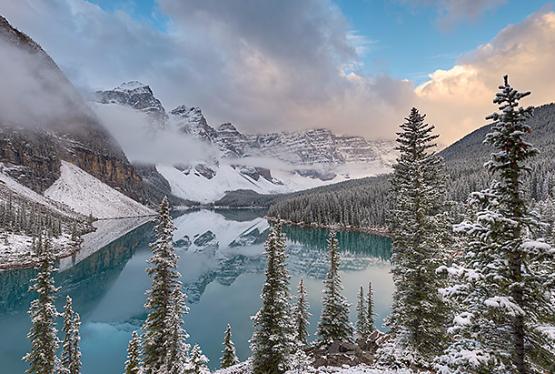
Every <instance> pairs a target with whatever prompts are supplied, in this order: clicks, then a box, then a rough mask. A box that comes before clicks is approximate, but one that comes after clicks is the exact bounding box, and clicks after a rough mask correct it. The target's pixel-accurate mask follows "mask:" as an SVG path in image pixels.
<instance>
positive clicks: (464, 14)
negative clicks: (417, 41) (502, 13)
mask: <svg viewBox="0 0 555 374" xmlns="http://www.w3.org/2000/svg"><path fill="white" fill-rule="evenodd" d="M400 1H401V2H403V3H406V4H409V5H413V6H433V7H435V8H436V9H437V15H438V20H437V21H438V25H439V26H440V27H441V28H442V29H449V28H452V27H453V26H455V25H457V24H459V23H461V22H465V21H466V22H468V21H473V20H475V19H477V18H478V17H480V16H481V15H483V14H484V13H486V12H488V11H490V10H492V9H495V8H497V7H499V6H501V5H503V4H504V3H506V0H400Z"/></svg>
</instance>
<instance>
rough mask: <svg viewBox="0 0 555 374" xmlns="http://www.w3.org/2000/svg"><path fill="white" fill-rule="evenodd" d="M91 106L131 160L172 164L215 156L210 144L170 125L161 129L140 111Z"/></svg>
mask: <svg viewBox="0 0 555 374" xmlns="http://www.w3.org/2000/svg"><path fill="white" fill-rule="evenodd" d="M91 105H92V107H93V109H94V112H95V113H96V115H97V117H98V119H99V120H100V122H101V123H102V124H103V125H104V126H105V127H106V128H107V129H108V130H109V131H110V133H111V134H112V135H113V136H114V137H115V138H116V140H117V141H118V143H119V144H120V145H121V147H122V148H123V151H124V152H125V154H126V156H127V158H128V159H129V160H130V161H131V162H134V163H145V164H157V163H162V164H169V165H174V164H189V163H190V164H194V163H198V162H213V161H214V160H216V159H218V158H219V151H218V150H217V149H216V148H215V147H214V146H211V145H210V144H207V143H203V142H199V141H198V140H196V139H194V138H193V137H191V136H188V135H186V134H183V133H180V132H179V131H178V130H177V129H176V128H174V127H171V126H168V127H166V128H163V129H162V128H160V127H159V126H158V124H155V123H153V122H152V121H149V119H148V117H147V116H146V115H145V114H144V113H142V112H140V111H137V110H135V109H132V108H128V107H123V106H121V105H117V104H91Z"/></svg>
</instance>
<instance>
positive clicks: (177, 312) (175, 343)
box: [165, 282, 190, 374]
mask: <svg viewBox="0 0 555 374" xmlns="http://www.w3.org/2000/svg"><path fill="white" fill-rule="evenodd" d="M171 303H172V304H171V309H170V315H169V316H168V321H167V323H168V330H169V334H170V335H169V336H168V339H167V342H166V344H167V356H166V366H165V368H166V371H167V373H168V374H181V373H183V371H184V370H185V367H186V365H187V352H188V351H189V348H190V347H189V345H188V344H187V343H186V339H187V338H188V337H189V335H188V334H187V333H186V332H185V330H184V328H183V315H184V314H186V313H188V311H189V308H187V306H186V305H185V294H184V293H183V291H182V290H181V282H178V284H177V285H176V288H175V289H174V291H173V295H172V298H171Z"/></svg>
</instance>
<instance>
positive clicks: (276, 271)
mask: <svg viewBox="0 0 555 374" xmlns="http://www.w3.org/2000/svg"><path fill="white" fill-rule="evenodd" d="M266 257H267V260H266V261H267V265H266V283H265V284H264V286H263V288H262V296H261V297H262V306H261V308H260V310H259V311H258V313H257V314H256V315H255V316H254V317H253V321H254V333H253V336H252V338H251V341H250V344H251V350H252V371H253V373H254V374H279V373H284V372H285V371H287V369H288V368H289V366H290V361H291V357H292V354H293V353H294V352H295V350H296V349H297V346H296V344H295V338H294V328H293V324H292V322H291V321H290V317H291V315H290V314H291V308H290V306H289V274H288V272H287V268H286V266H285V260H286V255H285V239H284V238H283V235H282V233H281V223H277V224H275V225H274V226H273V227H272V229H271V231H270V234H269V235H268V239H267V240H266Z"/></svg>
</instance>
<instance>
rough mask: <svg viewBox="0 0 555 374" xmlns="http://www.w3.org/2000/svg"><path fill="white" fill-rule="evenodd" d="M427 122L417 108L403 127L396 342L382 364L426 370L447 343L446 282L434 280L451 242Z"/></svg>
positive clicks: (395, 194) (396, 229)
mask: <svg viewBox="0 0 555 374" xmlns="http://www.w3.org/2000/svg"><path fill="white" fill-rule="evenodd" d="M424 119H425V116H424V115H421V114H420V113H419V112H418V110H417V109H415V108H413V109H412V110H411V112H410V115H409V117H408V118H406V122H405V123H403V124H402V125H401V131H400V132H399V133H397V135H398V138H397V143H398V147H397V149H398V150H399V153H400V155H399V157H398V158H397V164H396V165H395V166H394V174H393V180H392V194H391V200H392V209H391V211H390V219H389V226H390V231H391V234H392V239H393V253H392V257H391V263H392V273H393V281H394V284H395V293H394V295H393V305H392V313H391V316H390V317H389V320H388V326H389V327H390V329H391V331H390V334H391V336H392V339H390V341H389V342H390V344H388V345H386V347H384V349H383V350H381V352H380V353H381V360H382V362H389V363H390V364H392V363H395V364H397V365H401V366H403V365H405V364H416V365H418V366H424V367H426V366H428V365H429V364H430V362H431V361H432V359H433V358H434V356H435V355H437V354H439V353H441V351H442V349H443V347H444V344H445V341H446V331H445V324H446V306H445V304H444V302H443V300H442V298H441V295H440V294H439V292H438V289H439V288H440V287H442V286H443V285H444V280H443V279H442V278H440V277H438V276H437V275H436V269H437V268H438V267H439V266H440V265H441V264H442V263H444V256H445V252H446V244H447V243H448V241H447V239H448V236H449V230H448V224H447V215H446V214H445V213H444V212H443V211H442V209H443V206H444V195H445V177H444V174H443V168H442V160H441V159H440V158H439V157H437V156H436V154H435V152H434V151H432V150H431V149H433V148H434V147H435V146H436V145H435V143H433V142H434V140H435V139H436V138H437V135H434V134H433V133H432V131H433V129H434V127H433V126H431V125H428V124H426V123H425V122H424Z"/></svg>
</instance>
